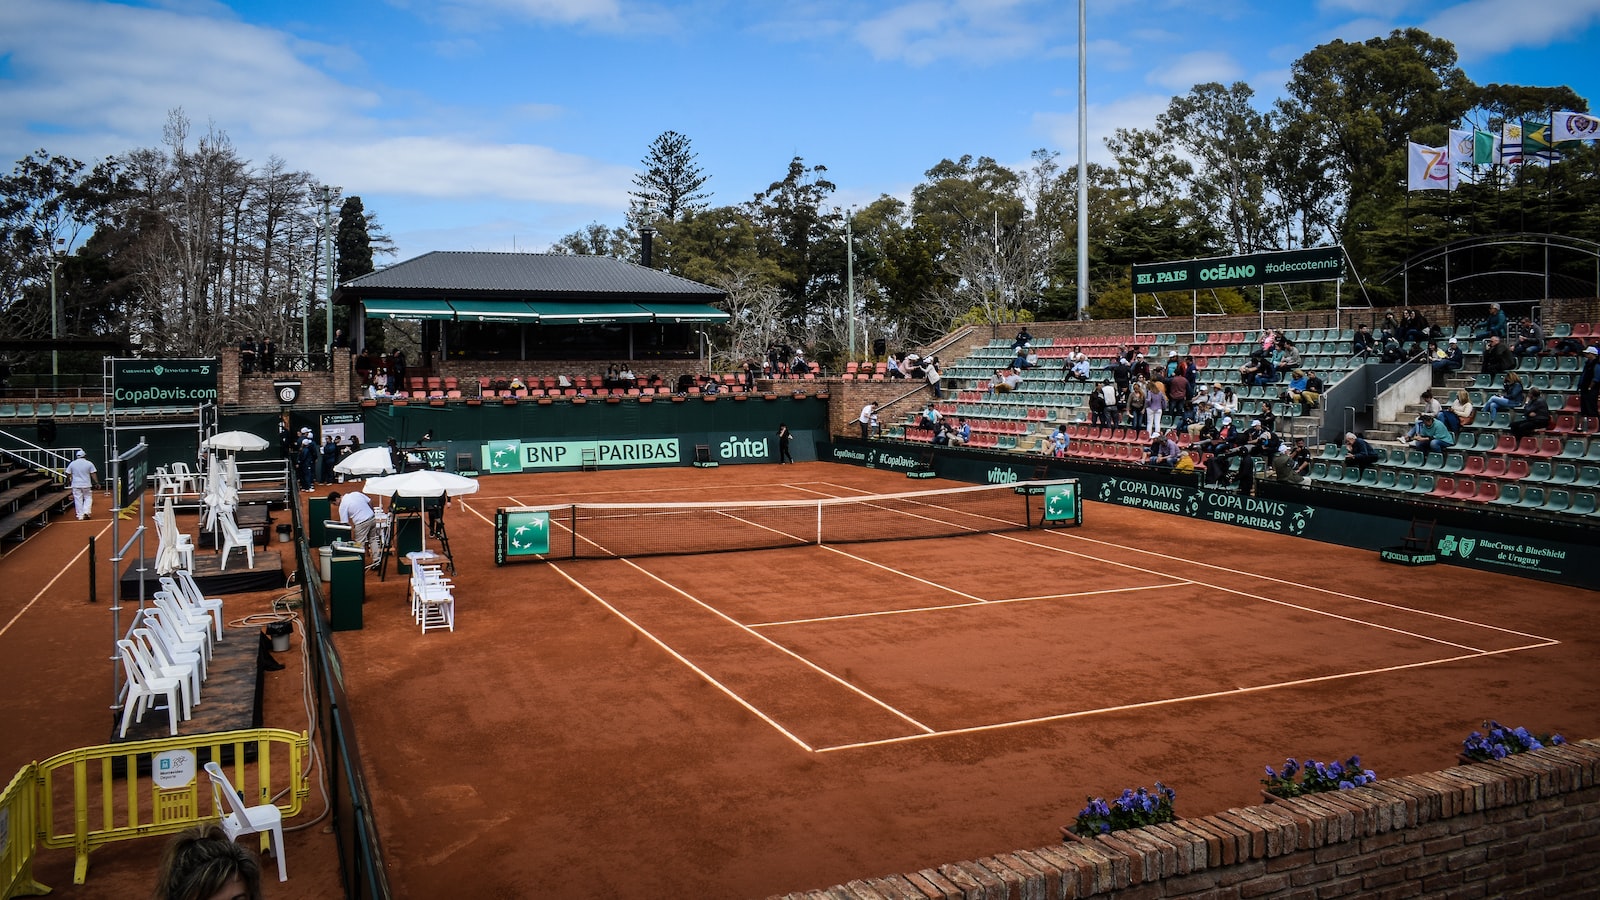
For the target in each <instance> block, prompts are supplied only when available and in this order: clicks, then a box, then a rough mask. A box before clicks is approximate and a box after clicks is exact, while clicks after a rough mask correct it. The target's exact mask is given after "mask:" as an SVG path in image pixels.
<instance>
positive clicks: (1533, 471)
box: [1522, 459, 1553, 484]
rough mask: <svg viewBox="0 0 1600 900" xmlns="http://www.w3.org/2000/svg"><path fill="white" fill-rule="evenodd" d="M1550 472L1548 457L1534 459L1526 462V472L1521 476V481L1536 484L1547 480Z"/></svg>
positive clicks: (1551, 472)
mask: <svg viewBox="0 0 1600 900" xmlns="http://www.w3.org/2000/svg"><path fill="white" fill-rule="evenodd" d="M1552 474H1553V471H1552V469H1551V467H1550V461H1549V460H1548V459H1539V460H1534V461H1533V462H1531V463H1529V464H1528V474H1527V475H1525V476H1523V479H1522V481H1523V483H1525V484H1537V483H1540V482H1545V481H1549V480H1550V476H1551V475H1552Z"/></svg>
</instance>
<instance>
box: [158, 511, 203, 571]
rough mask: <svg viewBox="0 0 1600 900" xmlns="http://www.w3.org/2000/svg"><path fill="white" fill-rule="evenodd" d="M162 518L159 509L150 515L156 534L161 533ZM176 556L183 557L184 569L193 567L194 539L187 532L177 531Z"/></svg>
mask: <svg viewBox="0 0 1600 900" xmlns="http://www.w3.org/2000/svg"><path fill="white" fill-rule="evenodd" d="M162 518H163V516H162V515H161V510H159V509H158V510H156V511H155V512H154V513H151V515H150V519H151V521H153V522H154V523H155V526H156V529H155V530H156V534H157V535H160V534H161V526H162V524H163V523H162ZM178 556H179V557H181V558H182V559H183V567H184V568H185V569H192V568H194V540H193V539H192V538H190V537H189V534H188V532H185V531H179V532H178Z"/></svg>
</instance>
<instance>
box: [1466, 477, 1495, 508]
mask: <svg viewBox="0 0 1600 900" xmlns="http://www.w3.org/2000/svg"><path fill="white" fill-rule="evenodd" d="M1472 499H1474V500H1476V501H1477V502H1479V503H1493V502H1494V501H1496V500H1498V499H1500V485H1499V484H1498V483H1496V482H1493V481H1480V482H1478V496H1476V497H1474V498H1472Z"/></svg>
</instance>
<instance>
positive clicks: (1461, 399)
mask: <svg viewBox="0 0 1600 900" xmlns="http://www.w3.org/2000/svg"><path fill="white" fill-rule="evenodd" d="M1456 402H1457V403H1471V402H1472V395H1471V394H1469V393H1467V391H1466V389H1465V388H1462V389H1461V390H1459V391H1456Z"/></svg>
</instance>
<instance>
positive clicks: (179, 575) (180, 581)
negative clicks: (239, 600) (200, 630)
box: [161, 569, 224, 643]
mask: <svg viewBox="0 0 1600 900" xmlns="http://www.w3.org/2000/svg"><path fill="white" fill-rule="evenodd" d="M173 575H174V576H175V578H173V579H172V580H173V581H175V582H176V583H177V587H176V588H170V587H167V581H168V579H167V578H162V579H161V587H162V589H163V590H165V591H167V592H168V593H170V594H172V595H173V596H174V597H177V598H178V599H179V600H180V601H183V602H186V603H187V604H188V605H189V606H190V608H198V609H202V610H205V611H206V612H207V613H209V614H210V615H211V618H212V627H213V628H214V629H215V630H216V634H215V635H214V636H215V638H216V640H217V642H218V643H221V642H222V629H223V625H224V618H223V615H222V598H221V597H207V596H206V595H205V594H204V593H203V592H202V591H201V590H200V585H199V583H198V582H196V581H195V580H194V575H193V574H192V573H191V572H190V571H189V570H188V569H179V570H178V571H176V572H174V573H173Z"/></svg>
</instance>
